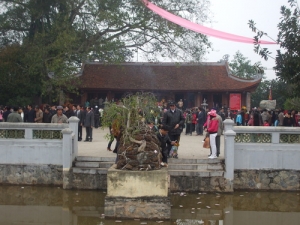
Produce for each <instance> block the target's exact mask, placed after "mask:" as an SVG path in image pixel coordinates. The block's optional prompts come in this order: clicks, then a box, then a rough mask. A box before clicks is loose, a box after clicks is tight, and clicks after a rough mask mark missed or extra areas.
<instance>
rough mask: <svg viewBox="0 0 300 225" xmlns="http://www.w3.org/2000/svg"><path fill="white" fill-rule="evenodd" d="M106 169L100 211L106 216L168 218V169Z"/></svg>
mask: <svg viewBox="0 0 300 225" xmlns="http://www.w3.org/2000/svg"><path fill="white" fill-rule="evenodd" d="M115 167H116V165H113V166H112V167H111V168H109V169H108V171H107V196H106V197H105V204H104V214H105V217H107V218H128V219H130V218H133V219H134V218H136V219H170V218H171V203H170V199H169V197H168V194H169V185H168V177H169V175H168V170H167V168H162V169H161V170H152V171H128V170H117V169H116V168H115Z"/></svg>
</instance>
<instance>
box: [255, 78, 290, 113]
mask: <svg viewBox="0 0 300 225" xmlns="http://www.w3.org/2000/svg"><path fill="white" fill-rule="evenodd" d="M270 89H271V90H272V99H273V100H276V108H284V103H285V101H286V96H287V95H289V94H288V93H289V91H290V90H291V89H292V88H291V87H289V85H287V84H286V83H285V82H282V81H280V80H276V79H273V80H263V81H262V82H261V83H260V84H259V85H258V87H257V89H256V91H255V92H254V93H252V94H251V105H252V106H253V107H258V106H259V103H260V101H261V100H268V99H269V93H270Z"/></svg>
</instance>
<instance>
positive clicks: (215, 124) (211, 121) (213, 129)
mask: <svg viewBox="0 0 300 225" xmlns="http://www.w3.org/2000/svg"><path fill="white" fill-rule="evenodd" d="M208 116H209V118H208V120H207V122H206V123H205V124H204V128H206V129H207V132H208V133H209V143H210V147H211V155H210V156H209V157H208V158H209V159H216V158H217V146H216V136H217V134H218V128H219V120H218V119H217V113H216V110H214V109H212V110H211V111H210V112H209V114H208Z"/></svg>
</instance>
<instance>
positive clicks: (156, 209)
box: [104, 196, 171, 220]
mask: <svg viewBox="0 0 300 225" xmlns="http://www.w3.org/2000/svg"><path fill="white" fill-rule="evenodd" d="M104 214H105V218H127V219H130V218H132V219H134V218H136V219H139V218H140V219H149V220H155V219H161V220H163V219H170V218H171V204H170V198H168V197H155V198H153V197H140V198H122V197H108V196H107V197H105V208H104Z"/></svg>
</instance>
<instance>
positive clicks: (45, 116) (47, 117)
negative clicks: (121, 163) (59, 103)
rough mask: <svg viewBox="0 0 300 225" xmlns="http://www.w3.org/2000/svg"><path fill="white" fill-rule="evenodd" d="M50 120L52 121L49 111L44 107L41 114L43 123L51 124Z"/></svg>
mask: <svg viewBox="0 0 300 225" xmlns="http://www.w3.org/2000/svg"><path fill="white" fill-rule="evenodd" d="M51 119H52V114H51V113H50V109H49V108H48V107H46V108H45V111H44V113H43V123H51Z"/></svg>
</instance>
